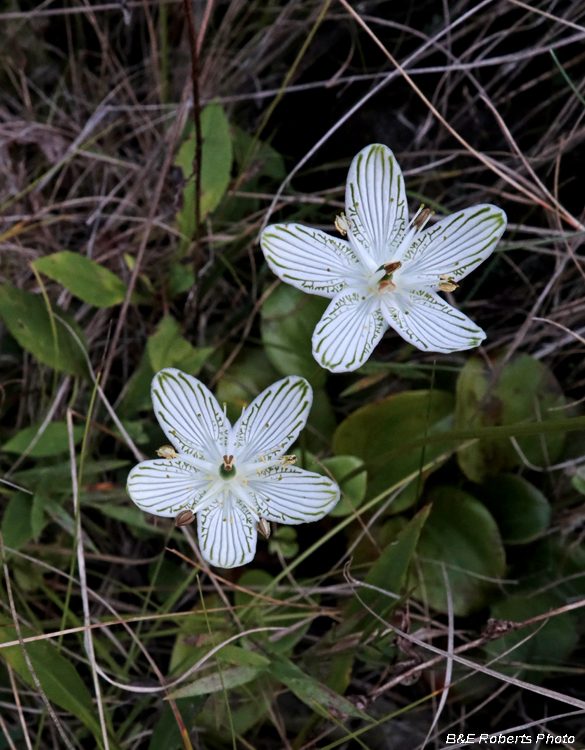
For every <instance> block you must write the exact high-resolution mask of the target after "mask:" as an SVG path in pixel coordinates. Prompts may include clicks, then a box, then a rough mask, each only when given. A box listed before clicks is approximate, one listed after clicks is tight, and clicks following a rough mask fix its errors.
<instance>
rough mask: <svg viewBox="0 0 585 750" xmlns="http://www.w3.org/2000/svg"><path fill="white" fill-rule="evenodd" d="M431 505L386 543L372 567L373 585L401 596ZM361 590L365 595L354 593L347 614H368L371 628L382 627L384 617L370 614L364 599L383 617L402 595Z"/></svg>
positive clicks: (367, 580)
mask: <svg viewBox="0 0 585 750" xmlns="http://www.w3.org/2000/svg"><path fill="white" fill-rule="evenodd" d="M430 510H431V506H430V505H427V506H425V507H424V508H423V509H422V510H420V511H419V512H418V513H417V514H416V516H414V518H413V519H412V520H411V521H409V523H408V525H407V526H406V527H405V528H404V529H402V531H401V532H400V533H399V534H398V536H397V537H396V539H395V540H393V541H392V542H391V543H390V544H388V545H386V547H384V549H383V550H382V554H381V555H380V557H379V558H378V559H377V560H376V562H375V563H374V564H373V565H372V567H371V568H370V570H369V571H368V573H367V575H366V578H365V582H366V583H368V584H369V585H370V586H376V588H379V589H383V590H384V591H389V592H390V593H391V594H395V595H396V596H400V595H401V592H402V590H403V588H404V586H405V584H406V581H407V578H408V571H409V569H410V563H411V561H412V559H413V556H414V553H415V550H416V547H417V544H418V541H419V538H420V534H421V531H422V528H423V526H424V525H425V523H426V520H427V518H428V516H429V513H430ZM357 593H358V594H359V597H360V599H361V601H360V599H358V598H357V596H354V597H353V598H352V599H351V600H350V602H349V605H348V608H347V615H348V617H351V616H352V615H355V614H357V613H358V612H360V613H361V614H364V615H368V616H369V618H370V620H371V623H370V628H372V627H374V626H376V627H380V625H381V623H380V621H379V620H378V619H377V618H375V617H373V616H372V615H370V614H369V613H368V612H367V610H366V609H364V606H363V604H362V602H363V603H364V604H366V605H368V606H369V607H370V608H371V609H372V610H373V611H374V612H376V614H377V615H379V616H380V617H381V618H382V619H386V618H387V617H388V616H389V614H390V613H391V612H392V610H393V609H394V608H395V607H396V605H397V603H398V601H399V600H398V599H396V598H394V597H391V596H384V595H383V594H381V593H380V592H378V591H374V590H373V589H368V588H365V587H364V588H359V589H358V591H357Z"/></svg>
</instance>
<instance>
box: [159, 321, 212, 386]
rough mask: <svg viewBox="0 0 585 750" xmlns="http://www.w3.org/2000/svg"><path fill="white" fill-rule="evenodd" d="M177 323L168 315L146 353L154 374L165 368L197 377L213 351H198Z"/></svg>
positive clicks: (205, 349)
mask: <svg viewBox="0 0 585 750" xmlns="http://www.w3.org/2000/svg"><path fill="white" fill-rule="evenodd" d="M179 331H180V327H179V324H178V323H177V321H176V320H175V319H174V318H172V317H171V316H170V315H166V316H165V317H164V318H163V319H162V320H161V322H160V323H159V324H158V328H157V330H156V332H155V333H153V335H152V336H150V338H149V339H148V342H147V344H146V351H147V354H148V358H149V360H150V366H151V367H152V370H153V373H156V372H159V371H160V370H162V369H164V368H165V367H178V368H179V369H180V370H183V372H186V373H188V374H189V375H196V374H197V373H198V372H199V370H200V369H201V368H202V367H203V364H204V363H205V360H206V359H207V358H208V357H209V355H210V354H211V352H212V351H213V349H212V348H211V347H205V348H202V349H196V348H195V347H194V346H193V345H192V344H190V343H189V342H188V341H187V340H186V339H184V338H183V337H182V336H181V335H180V333H179Z"/></svg>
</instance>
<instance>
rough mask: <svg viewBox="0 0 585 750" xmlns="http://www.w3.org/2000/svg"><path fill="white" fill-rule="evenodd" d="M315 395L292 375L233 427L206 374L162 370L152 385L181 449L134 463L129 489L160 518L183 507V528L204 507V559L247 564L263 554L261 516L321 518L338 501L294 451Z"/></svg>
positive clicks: (200, 523)
mask: <svg viewBox="0 0 585 750" xmlns="http://www.w3.org/2000/svg"><path fill="white" fill-rule="evenodd" d="M312 401H313V393H312V390H311V386H310V385H309V384H308V383H307V381H306V380H304V379H303V378H299V377H288V378H285V379H284V380H279V381H278V382H277V383H274V384H273V385H271V386H270V388H267V389H266V390H265V391H264V392H263V393H261V394H260V395H259V396H258V397H257V398H256V399H255V400H254V401H253V402H252V403H251V404H250V406H249V407H247V408H246V409H245V410H244V411H243V412H242V415H241V417H240V418H239V419H238V421H237V422H236V424H235V425H234V426H233V427H232V426H231V425H230V423H229V420H228V419H227V417H226V416H225V414H224V412H223V411H222V409H221V408H220V406H219V404H218V403H217V400H216V398H215V397H214V396H213V394H212V393H211V392H210V391H209V390H208V389H207V388H206V387H205V386H204V385H203V383H201V382H200V381H199V380H197V378H194V377H192V376H191V375H187V374H186V373H184V372H181V371H180V370H177V369H174V368H168V369H166V370H161V371H160V372H159V373H157V374H156V375H155V377H154V380H153V381H152V402H153V405H154V409H155V413H156V417H157V419H158V421H159V424H160V426H161V427H162V429H163V430H164V432H165V434H166V436H167V438H168V440H169V441H170V442H171V443H172V446H173V447H171V446H164V448H162V449H161V451H160V453H159V455H162V456H163V458H160V459H154V460H152V461H143V462H142V463H140V464H138V466H135V467H134V468H133V469H132V471H131V472H130V475H129V476H128V487H127V489H128V494H129V495H130V497H131V498H132V500H133V501H134V502H135V503H136V505H138V507H139V508H142V509H143V510H146V511H148V512H149V513H154V514H155V515H157V516H166V517H175V516H177V515H178V514H180V513H181V519H180V521H179V522H180V524H184V523H188V522H189V518H190V516H189V514H188V513H183V511H192V512H193V513H196V514H197V534H198V537H199V545H200V547H201V553H202V554H203V557H205V559H206V560H208V561H209V562H210V563H211V564H212V565H217V566H218V567H221V568H233V567H235V566H237V565H244V564H245V563H247V562H249V561H250V560H251V559H252V558H253V557H254V553H255V552H256V539H257V524H258V523H259V522H261V519H266V520H268V521H277V522H279V523H285V524H299V523H305V522H307V521H318V520H319V519H320V518H322V517H323V516H324V515H326V514H327V513H329V511H330V510H331V509H332V508H333V507H334V506H335V504H336V503H337V501H338V500H339V487H338V486H337V485H336V484H335V483H334V482H332V481H331V480H330V479H328V478H327V477H323V476H321V475H320V474H315V473H313V472H310V471H304V470H303V469H298V468H296V467H295V466H293V465H292V464H294V461H295V457H294V456H287V455H285V453H286V449H287V448H288V447H289V446H290V445H292V443H293V442H294V441H295V440H296V439H297V437H298V435H299V433H300V431H301V430H302V429H303V427H304V426H305V422H306V421H307V417H308V415H309V410H310V408H311V403H312ZM173 448H174V449H175V450H173ZM175 451H176V452H175ZM262 528H264V525H262V524H261V529H262Z"/></svg>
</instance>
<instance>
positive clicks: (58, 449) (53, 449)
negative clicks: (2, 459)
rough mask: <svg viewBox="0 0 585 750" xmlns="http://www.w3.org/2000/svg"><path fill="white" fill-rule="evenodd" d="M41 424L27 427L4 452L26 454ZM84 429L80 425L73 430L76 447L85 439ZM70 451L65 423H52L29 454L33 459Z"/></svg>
mask: <svg viewBox="0 0 585 750" xmlns="http://www.w3.org/2000/svg"><path fill="white" fill-rule="evenodd" d="M39 427H40V423H39V424H37V425H32V426H31V427H25V429H24V430H21V431H20V432H17V433H16V435H14V436H13V437H12V438H10V440H9V441H8V442H7V443H4V445H3V446H2V450H3V451H6V452H7V453H18V454H21V453H24V451H25V450H26V449H27V448H28V446H29V445H30V444H31V442H32V441H33V440H34V438H35V437H36V435H37V433H38V431H39ZM84 429H85V428H84V427H82V426H80V425H78V426H77V427H74V428H73V439H74V441H75V445H77V443H79V441H80V440H81V438H82V437H83V431H84ZM68 450H69V433H68V431H67V424H66V423H65V422H50V423H49V424H48V425H47V426H46V427H45V430H44V432H43V434H42V435H41V437H40V438H39V439H38V440H37V442H36V444H35V446H34V448H33V449H32V450H31V451H30V453H29V454H28V455H29V456H31V457H33V458H40V457H43V456H56V455H57V454H58V453H65V452H66V451H68Z"/></svg>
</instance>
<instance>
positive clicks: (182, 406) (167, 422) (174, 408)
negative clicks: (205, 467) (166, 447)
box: [151, 367, 229, 462]
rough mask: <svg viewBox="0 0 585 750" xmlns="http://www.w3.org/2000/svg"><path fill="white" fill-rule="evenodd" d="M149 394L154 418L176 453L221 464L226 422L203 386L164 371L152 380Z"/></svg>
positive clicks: (171, 369) (181, 374)
mask: <svg viewBox="0 0 585 750" xmlns="http://www.w3.org/2000/svg"><path fill="white" fill-rule="evenodd" d="M151 393H152V403H153V405H154V411H155V414H156V418H157V419H158V421H159V424H160V426H161V427H162V429H163V430H164V432H165V435H166V436H167V437H168V439H169V440H170V441H171V443H172V444H173V445H174V446H175V448H176V449H177V450H178V451H179V453H187V454H190V455H193V456H197V458H204V459H207V460H208V461H217V462H220V461H221V457H222V455H223V454H224V453H225V452H226V450H225V446H226V443H227V438H228V434H229V422H228V420H227V419H226V417H225V416H224V413H223V411H222V410H221V409H220V406H219V404H218V403H217V399H216V398H215V396H214V395H213V394H212V393H211V391H210V390H209V389H208V388H206V387H205V386H204V385H203V383H201V382H200V381H199V380H197V378H194V377H193V376H192V375H187V374H186V373H184V372H181V370H177V369H176V368H174V367H168V368H166V369H165V370H161V371H160V372H158V373H157V374H156V375H155V376H154V378H153V381H152V388H151Z"/></svg>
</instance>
